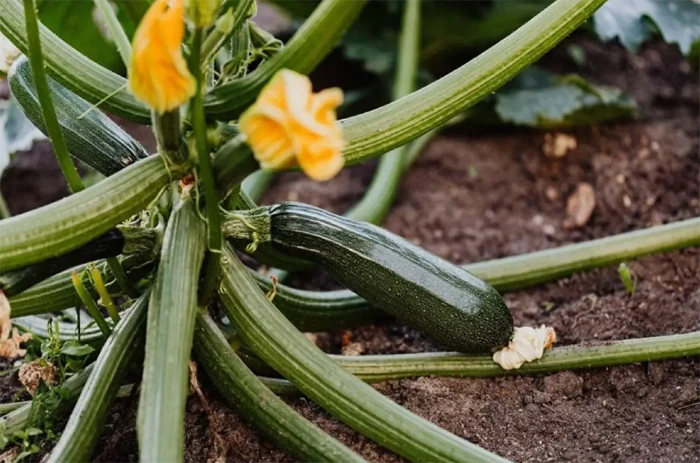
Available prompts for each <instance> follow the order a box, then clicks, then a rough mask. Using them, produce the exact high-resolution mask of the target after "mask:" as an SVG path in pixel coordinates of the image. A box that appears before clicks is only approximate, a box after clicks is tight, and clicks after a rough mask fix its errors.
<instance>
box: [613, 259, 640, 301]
mask: <svg viewBox="0 0 700 463" xmlns="http://www.w3.org/2000/svg"><path fill="white" fill-rule="evenodd" d="M617 273H618V275H620V280H622V284H623V285H625V289H626V290H627V292H628V293H629V294H630V295H634V291H635V290H636V289H637V275H635V274H634V273H633V272H632V269H631V268H629V266H628V265H627V263H625V262H620V265H619V267H617Z"/></svg>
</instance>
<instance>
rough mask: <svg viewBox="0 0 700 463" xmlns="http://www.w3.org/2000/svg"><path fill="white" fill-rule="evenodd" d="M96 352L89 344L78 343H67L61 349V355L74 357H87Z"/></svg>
mask: <svg viewBox="0 0 700 463" xmlns="http://www.w3.org/2000/svg"><path fill="white" fill-rule="evenodd" d="M94 351H95V349H94V348H93V347H91V346H88V345H87V344H80V343H78V342H77V341H66V343H65V344H63V346H62V347H61V350H60V353H61V354H63V355H70V356H72V357H85V356H86V355H90V354H91V353H93V352H94Z"/></svg>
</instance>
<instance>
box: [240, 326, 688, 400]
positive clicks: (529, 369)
mask: <svg viewBox="0 0 700 463" xmlns="http://www.w3.org/2000/svg"><path fill="white" fill-rule="evenodd" d="M698 354H700V331H695V332H692V333H685V334H674V335H668V336H655V337H650V338H638V339H626V340H622V341H605V342H599V343H596V342H593V343H591V342H586V343H584V344H576V345H570V346H563V347H555V348H554V349H551V350H548V351H546V352H545V354H544V357H542V358H541V359H540V360H536V361H534V362H531V363H526V364H524V365H523V366H522V367H521V368H519V369H517V370H504V369H502V368H501V367H500V366H499V365H497V364H496V363H494V362H493V360H492V359H491V356H489V355H465V354H460V353H458V352H425V353H417V354H393V355H362V356H357V357H354V356H347V355H330V356H329V357H330V358H331V359H333V360H335V361H336V362H337V363H338V364H339V365H341V366H342V367H343V368H345V369H346V370H347V371H349V372H350V373H352V374H354V375H356V376H357V377H359V378H361V379H362V380H363V381H366V382H368V383H377V382H381V381H387V380H392V379H402V378H416V377H420V376H446V377H467V378H488V377H495V376H506V375H508V376H519V375H531V374H542V373H555V372H557V371H565V370H577V369H590V368H603V367H612V366H615V365H625V364H630V363H638V362H652V361H659V360H669V359H675V358H683V357H693V356H697V355H698ZM238 355H240V357H241V358H242V359H243V361H244V362H245V363H246V364H247V365H248V366H249V367H250V368H251V369H252V370H253V371H254V372H255V373H257V374H260V375H275V372H274V371H271V369H270V367H269V366H267V365H265V364H264V363H263V362H261V361H260V359H259V358H257V357H255V356H252V355H250V354H248V355H244V353H243V352H240V353H239V354H238ZM273 379H274V378H269V380H273ZM267 380H268V379H266V381H267ZM283 381H284V380H281V379H277V380H276V382H275V383H274V384H275V386H276V389H277V390H280V391H282V392H283V393H290V392H292V389H293V388H294V386H293V385H292V384H290V383H286V384H285V383H284V382H283Z"/></svg>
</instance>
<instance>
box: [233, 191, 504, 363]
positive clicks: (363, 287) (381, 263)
mask: <svg viewBox="0 0 700 463" xmlns="http://www.w3.org/2000/svg"><path fill="white" fill-rule="evenodd" d="M239 217H240V213H239ZM245 221H246V223H243V221H241V220H240V218H236V215H231V220H228V221H227V222H226V223H225V225H224V232H225V233H226V234H227V235H232V236H235V237H237V238H243V237H245V236H246V235H247V234H249V233H250V231H251V227H252V229H254V231H255V232H256V236H258V237H259V238H258V239H260V240H261V241H263V242H264V241H269V242H270V243H271V244H272V246H273V247H274V248H275V249H277V250H279V251H281V252H283V253H285V254H288V255H290V256H293V257H299V258H302V259H306V260H310V261H312V262H316V263H319V264H321V265H323V266H324V267H325V268H326V269H327V270H328V272H329V273H330V274H331V275H332V276H333V277H334V278H335V279H336V280H338V281H339V282H340V283H342V284H344V285H345V286H347V287H348V288H349V289H351V290H353V291H354V292H355V293H357V294H358V295H360V296H361V297H363V298H364V299H366V300H367V301H368V302H369V303H370V304H372V305H374V306H376V307H378V308H381V309H383V310H384V311H386V312H389V313H390V314H392V315H394V316H395V317H396V318H398V319H399V320H402V321H404V322H405V323H407V324H409V325H411V326H414V327H415V328H417V329H419V330H421V331H422V332H424V333H425V334H426V335H428V336H430V337H431V338H432V339H434V340H435V341H437V342H439V343H440V344H443V345H444V346H446V347H448V348H450V349H454V350H457V351H461V352H490V351H493V350H495V349H498V348H501V347H503V346H505V345H506V344H508V341H509V340H510V337H511V335H512V333H513V317H512V316H511V314H510V311H509V310H508V307H506V305H505V303H504V302H503V299H502V298H501V296H500V295H499V294H498V292H497V291H496V290H495V289H493V288H492V287H491V286H489V285H488V284H487V283H485V282H483V281H481V280H480V279H478V278H477V277H475V276H474V275H472V274H471V273H469V272H467V271H466V270H463V269H461V268H460V267H458V266H456V265H453V264H451V263H449V262H447V261H445V260H443V259H440V258H439V257H437V256H435V255H433V254H430V253H429V252H427V251H425V250H423V249H420V248H418V247H416V246H414V245H412V244H410V243H408V242H407V241H405V240H403V239H402V238H399V237H397V236H395V235H393V234H392V233H389V232H388V231H386V230H383V229H381V228H379V227H376V226H374V225H370V224H367V223H362V222H356V221H354V220H350V219H347V218H344V217H341V216H338V215H335V214H331V213H329V212H326V211H324V210H322V209H319V208H316V207H313V206H309V205H306V204H300V203H284V204H280V205H276V206H271V207H264V208H259V209H256V210H253V211H250V212H249V213H248V214H247V215H246V216H245Z"/></svg>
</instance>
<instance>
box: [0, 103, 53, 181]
mask: <svg viewBox="0 0 700 463" xmlns="http://www.w3.org/2000/svg"><path fill="white" fill-rule="evenodd" d="M44 139H46V137H45V136H44V135H43V134H42V133H41V132H40V131H39V130H38V129H37V128H36V127H34V125H33V124H32V123H31V122H29V119H27V118H26V116H25V115H24V113H23V112H22V109H21V107H20V106H19V104H18V103H17V101H16V100H15V99H14V98H10V99H9V100H0V174H1V173H2V171H3V170H4V169H5V167H7V165H8V164H9V163H10V155H11V154H14V153H16V152H17V151H26V150H29V149H30V148H31V147H32V145H33V144H34V142H35V141H37V140H44Z"/></svg>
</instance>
